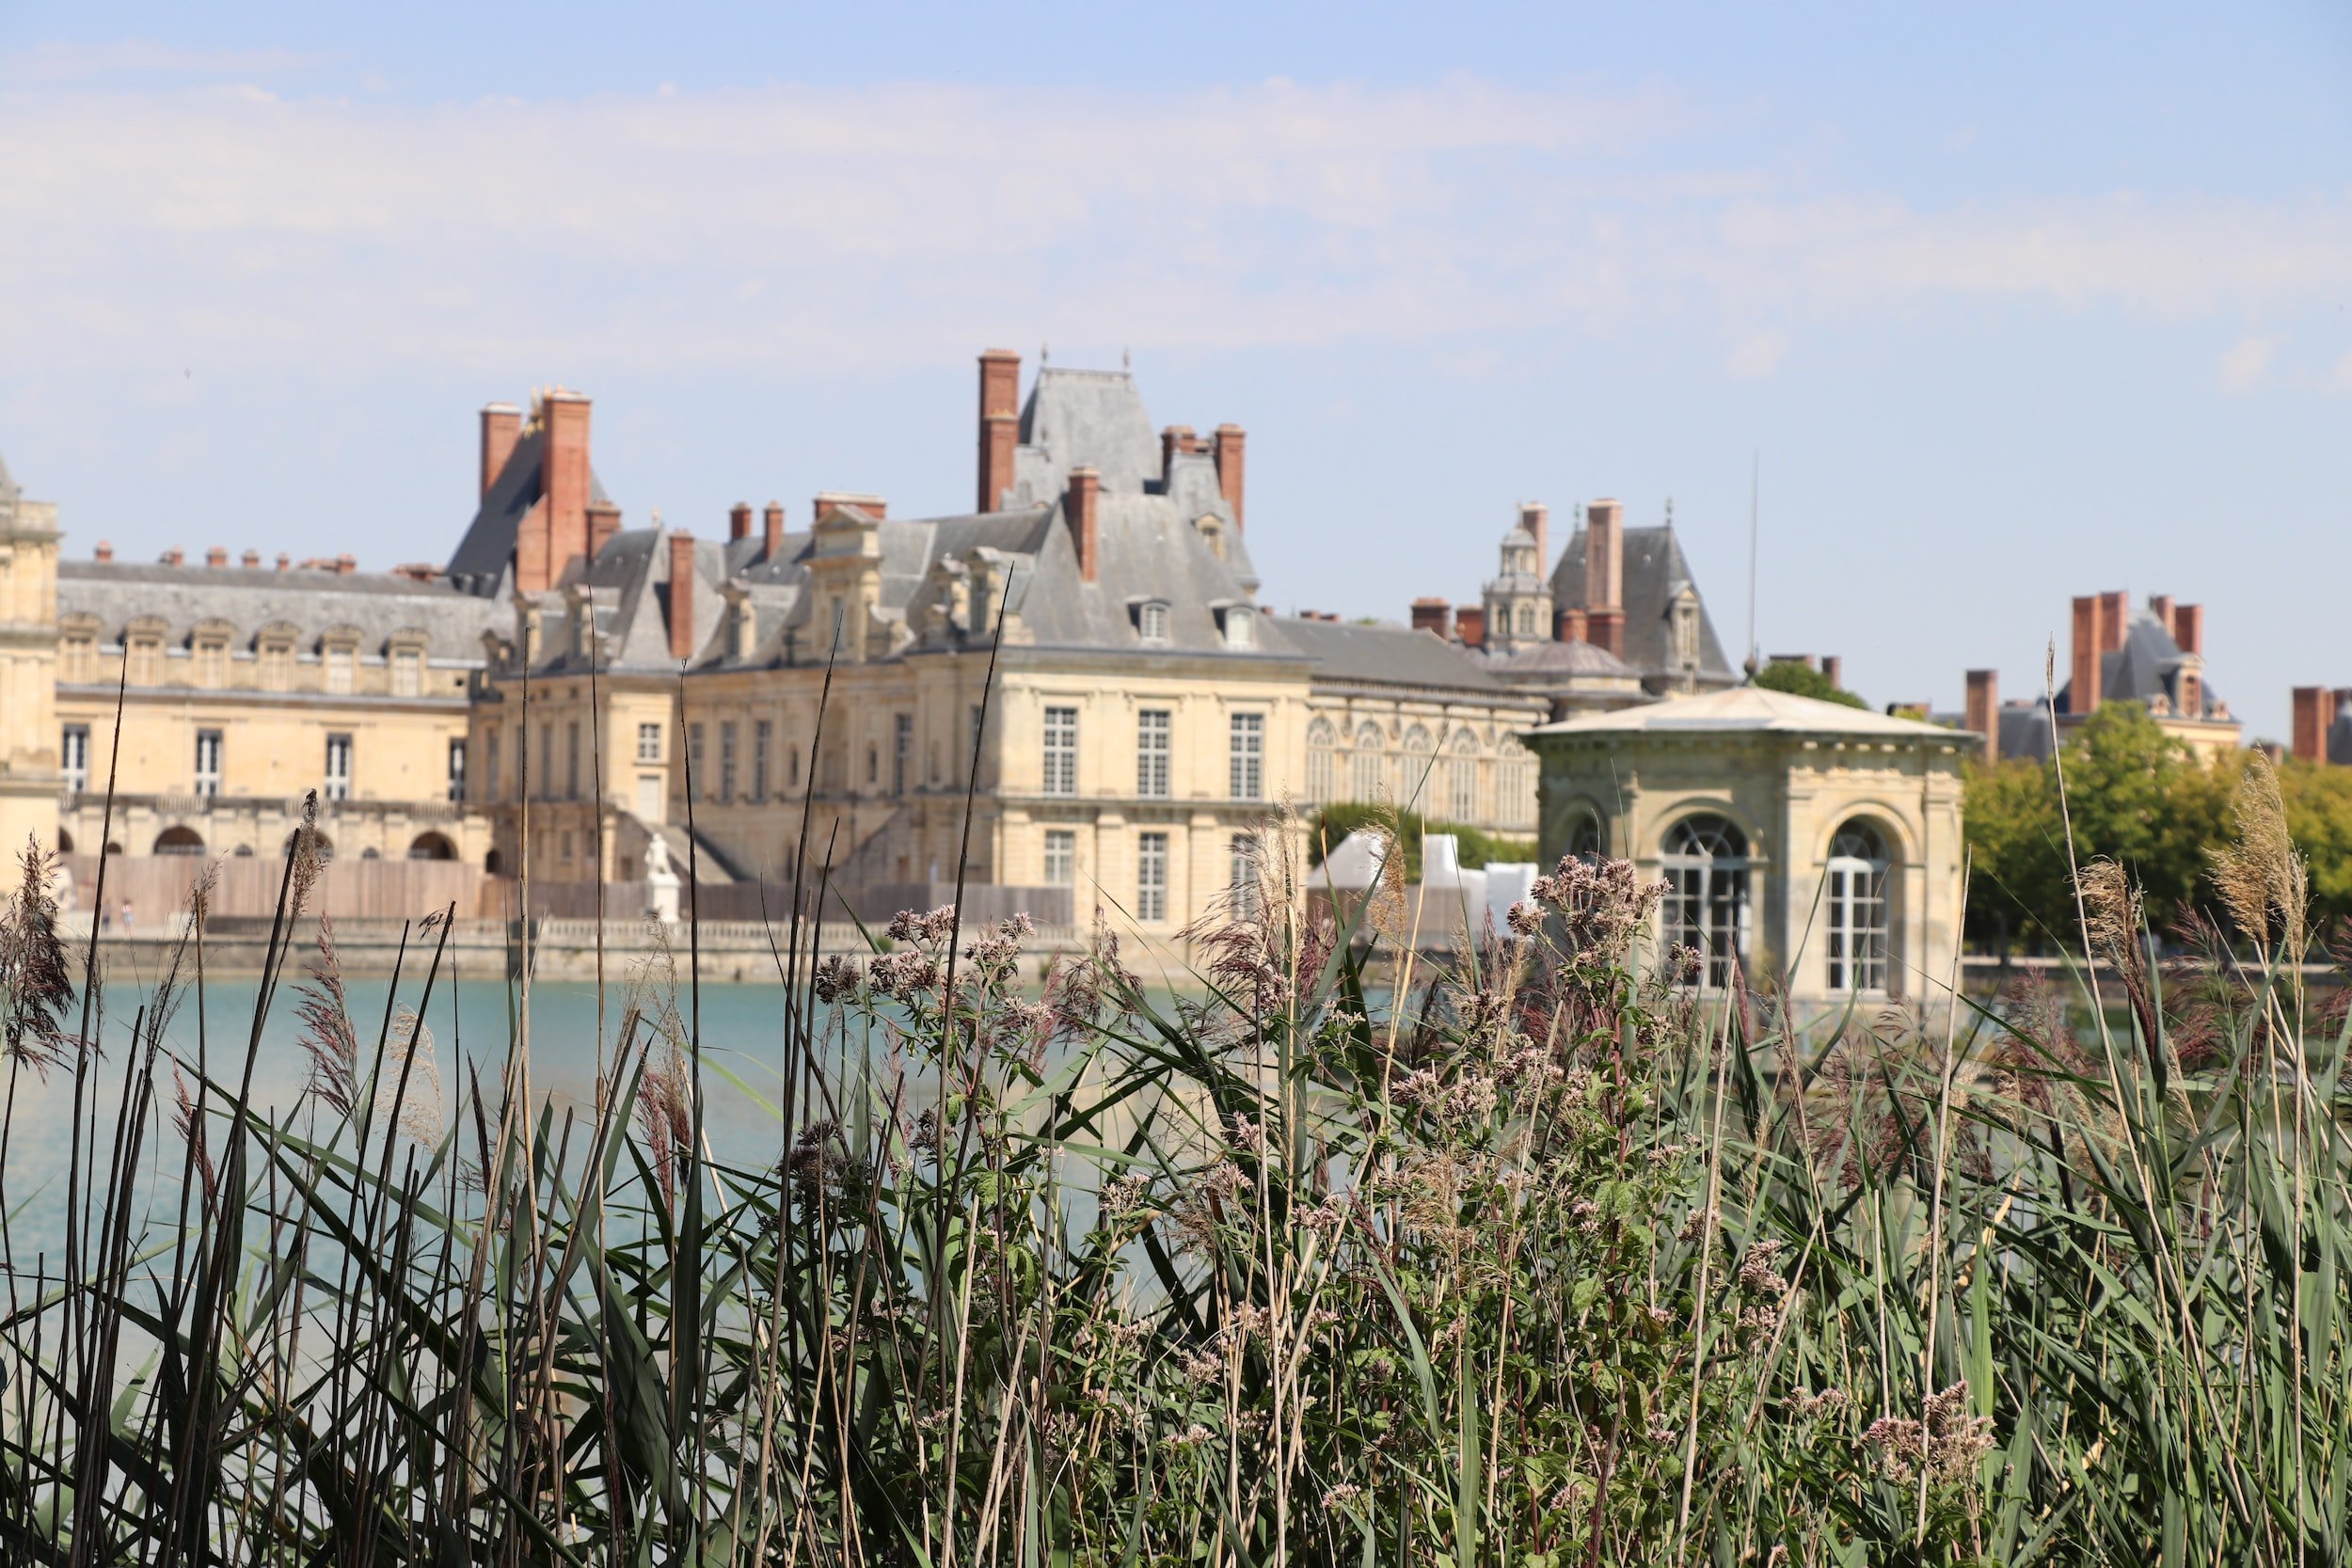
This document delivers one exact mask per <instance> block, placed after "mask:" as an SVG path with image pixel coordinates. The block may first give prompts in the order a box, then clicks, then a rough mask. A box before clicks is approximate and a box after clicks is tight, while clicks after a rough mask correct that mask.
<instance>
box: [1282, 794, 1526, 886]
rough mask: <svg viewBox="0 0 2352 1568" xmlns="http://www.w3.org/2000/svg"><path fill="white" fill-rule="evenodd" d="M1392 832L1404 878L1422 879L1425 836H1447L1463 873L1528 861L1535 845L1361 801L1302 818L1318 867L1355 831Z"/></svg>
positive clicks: (1309, 854) (1313, 861)
mask: <svg viewBox="0 0 2352 1568" xmlns="http://www.w3.org/2000/svg"><path fill="white" fill-rule="evenodd" d="M1371 827H1381V828H1390V829H1393V830H1394V831H1395V832H1396V834H1397V836H1398V837H1399V838H1401V839H1403V840H1404V841H1405V879H1406V881H1408V882H1417V881H1419V880H1420V879H1421V840H1422V834H1423V833H1424V832H1430V833H1452V834H1453V835H1454V848H1455V852H1456V853H1457V854H1458V855H1459V856H1460V857H1461V863H1462V865H1463V867H1464V868H1465V869H1474V868H1476V867H1479V866H1483V865H1486V864H1488V863H1491V862H1495V861H1502V862H1505V863H1509V862H1515V861H1532V860H1534V858H1535V841H1534V839H1532V838H1507V837H1505V836H1503V835H1502V834H1501V833H1490V832H1485V831H1484V830H1482V829H1478V828H1473V827H1470V825H1469V824H1468V823H1463V822H1432V821H1424V820H1423V819H1422V815H1421V813H1419V812H1417V811H1403V812H1401V811H1397V810H1395V809H1394V808H1393V807H1390V806H1383V805H1374V804H1369V803H1366V802H1364V801H1360V800H1340V801H1335V802H1333V803H1332V804H1330V805H1327V806H1325V807H1324V808H1323V809H1322V810H1321V811H1318V812H1316V813H1315V814H1314V815H1313V816H1311V817H1309V818H1308V819H1307V859H1308V863H1309V864H1311V865H1321V864H1322V863H1323V857H1324V854H1325V853H1326V851H1327V850H1330V849H1334V848H1336V847H1338V846H1339V842H1340V840H1342V839H1343V838H1345V837H1346V836H1347V835H1348V834H1350V833H1352V832H1356V831H1357V830H1358V829H1359V828H1371Z"/></svg>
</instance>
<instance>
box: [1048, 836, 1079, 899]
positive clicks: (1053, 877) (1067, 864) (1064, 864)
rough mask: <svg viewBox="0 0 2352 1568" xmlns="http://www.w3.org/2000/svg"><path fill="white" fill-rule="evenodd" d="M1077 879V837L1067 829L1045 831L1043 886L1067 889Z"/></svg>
mask: <svg viewBox="0 0 2352 1568" xmlns="http://www.w3.org/2000/svg"><path fill="white" fill-rule="evenodd" d="M1077 879H1078V835H1077V833H1076V832H1073V830H1071V829H1069V828H1048V829H1046V830H1045V885H1046V886H1048V887H1068V886H1069V885H1070V884H1071V883H1073V882H1074V881H1076V880H1077Z"/></svg>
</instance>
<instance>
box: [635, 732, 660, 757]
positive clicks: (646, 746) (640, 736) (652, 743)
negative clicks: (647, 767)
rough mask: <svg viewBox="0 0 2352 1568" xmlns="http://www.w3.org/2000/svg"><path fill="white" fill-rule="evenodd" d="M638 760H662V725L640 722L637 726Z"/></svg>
mask: <svg viewBox="0 0 2352 1568" xmlns="http://www.w3.org/2000/svg"><path fill="white" fill-rule="evenodd" d="M637 760H638V761H639V762H660V760H661V726H660V725H659V724H640V725H638V726H637Z"/></svg>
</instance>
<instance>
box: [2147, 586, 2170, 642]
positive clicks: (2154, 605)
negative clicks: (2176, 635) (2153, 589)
mask: <svg viewBox="0 0 2352 1568" xmlns="http://www.w3.org/2000/svg"><path fill="white" fill-rule="evenodd" d="M2148 613H2149V614H2151V615H2153V616H2154V617H2155V618H2156V625H2158V626H2162V627H2163V628H2164V634H2165V635H2166V636H2167V637H2170V636H2171V635H2172V595H2171V594H2149V595H2148Z"/></svg>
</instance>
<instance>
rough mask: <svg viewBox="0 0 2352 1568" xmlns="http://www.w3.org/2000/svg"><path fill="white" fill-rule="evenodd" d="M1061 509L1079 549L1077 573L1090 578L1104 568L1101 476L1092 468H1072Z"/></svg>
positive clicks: (1091, 579) (1073, 542)
mask: <svg viewBox="0 0 2352 1568" xmlns="http://www.w3.org/2000/svg"><path fill="white" fill-rule="evenodd" d="M1061 510H1062V520H1063V521H1064V522H1066V523H1068V524H1069V525H1070V542H1071V544H1072V545H1073V546H1075V547H1076V549H1077V552H1078V575H1079V576H1080V577H1082V578H1085V579H1086V580H1087V581H1089V582H1092V581H1094V580H1095V578H1096V577H1097V576H1098V575H1099V574H1100V573H1101V571H1102V569H1103V476H1102V475H1101V474H1099V473H1097V472H1095V471H1094V470H1093V469H1092V468H1073V469H1071V470H1070V490H1069V493H1068V494H1067V495H1065V496H1063V497H1062V501H1061Z"/></svg>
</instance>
